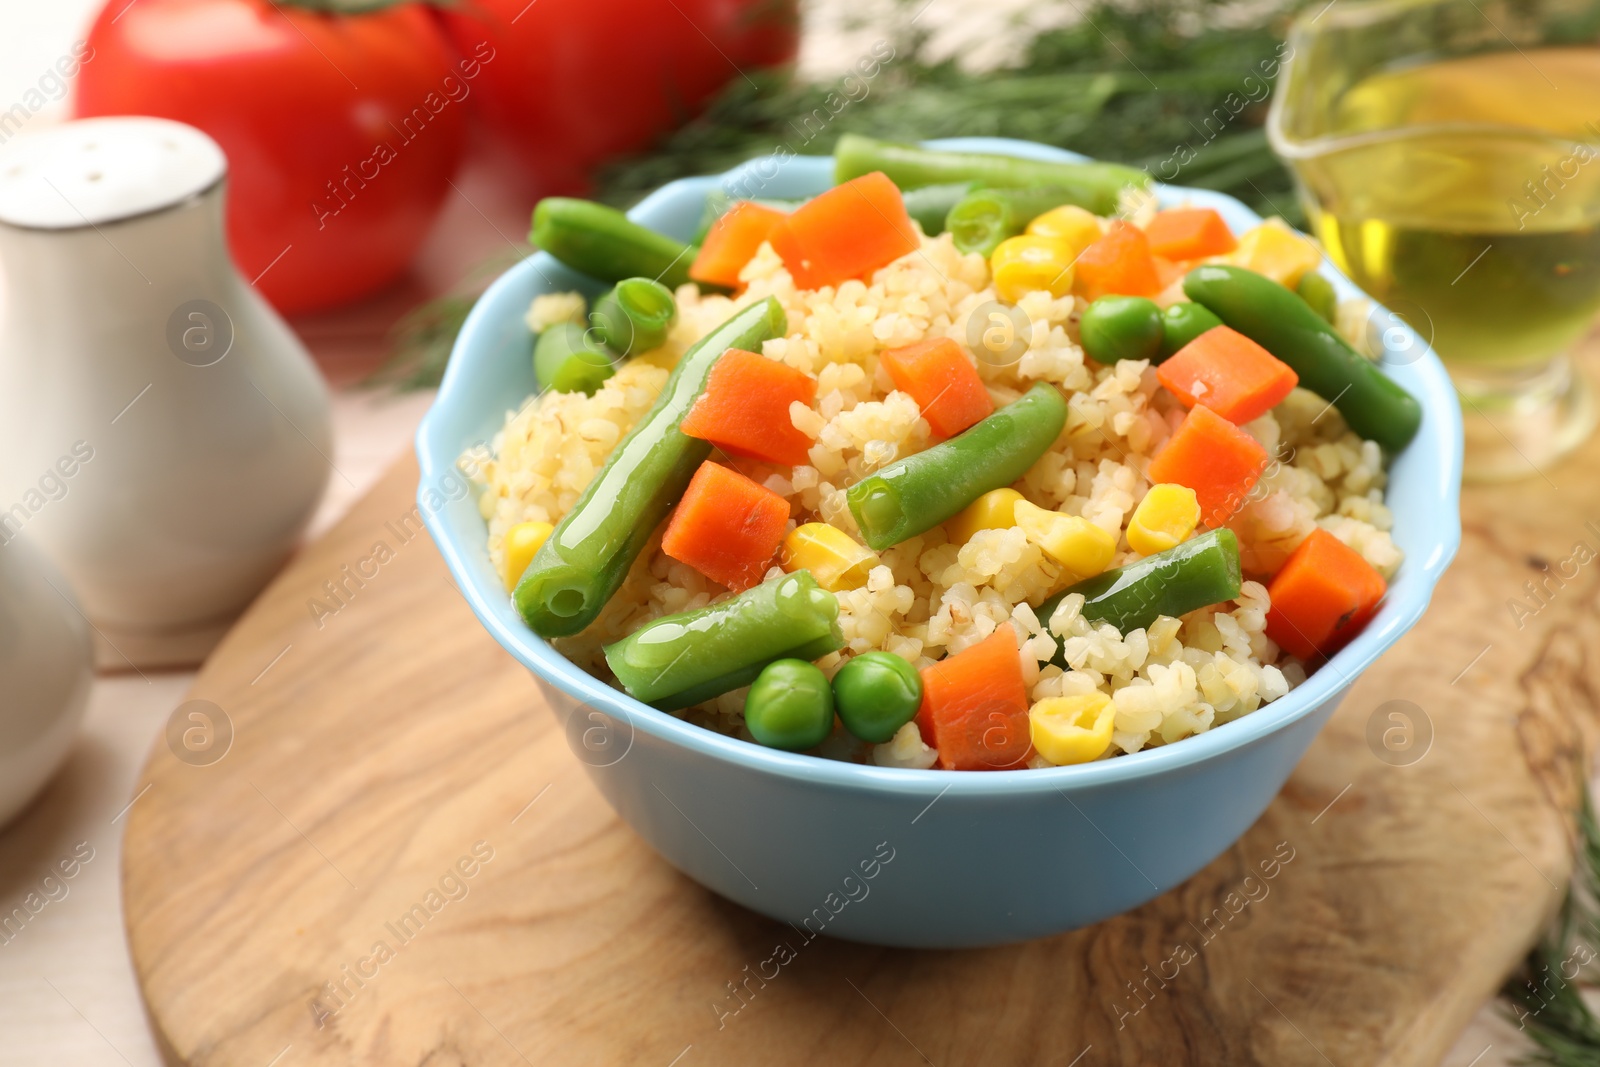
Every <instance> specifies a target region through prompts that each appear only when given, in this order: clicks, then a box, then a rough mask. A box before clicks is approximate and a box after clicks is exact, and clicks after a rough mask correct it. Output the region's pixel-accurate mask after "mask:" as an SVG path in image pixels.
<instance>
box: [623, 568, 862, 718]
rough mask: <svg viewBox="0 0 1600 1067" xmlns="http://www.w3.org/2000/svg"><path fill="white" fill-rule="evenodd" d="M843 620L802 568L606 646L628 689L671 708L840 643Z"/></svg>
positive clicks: (834, 603) (834, 604)
mask: <svg viewBox="0 0 1600 1067" xmlns="http://www.w3.org/2000/svg"><path fill="white" fill-rule="evenodd" d="M838 620H839V602H838V600H836V599H835V598H834V595H833V594H832V593H830V592H828V591H827V590H826V589H823V588H822V587H821V586H819V585H817V582H816V579H815V578H813V577H812V576H811V572H810V571H806V570H799V571H795V572H794V573H793V574H785V575H783V576H782V577H780V578H773V579H771V580H770V581H766V582H762V583H761V584H760V585H758V586H754V587H752V588H750V589H747V590H745V591H744V592H742V593H740V594H738V595H737V596H733V597H729V598H728V599H727V600H720V601H718V602H717V603H715V604H709V605H707V606H706V607H703V608H699V609H697V610H695V611H685V612H680V613H678V614H676V615H667V616H665V617H663V618H660V619H656V620H654V621H653V622H648V623H646V624H645V625H643V626H641V627H640V628H639V629H637V630H635V631H634V632H633V633H631V634H629V635H628V636H627V637H624V638H623V639H622V640H620V641H614V642H612V643H611V644H609V645H607V646H605V650H604V651H605V657H606V663H607V665H609V666H610V667H611V673H612V674H614V675H616V676H617V681H619V682H621V683H622V687H623V688H624V689H626V690H627V691H628V692H629V693H630V694H631V695H632V696H634V697H635V698H637V699H639V700H642V701H645V702H646V703H648V704H653V705H654V706H656V707H658V708H661V709H662V710H665V711H672V710H676V709H678V708H685V707H689V706H691V705H693V704H699V703H701V702H703V701H706V700H710V699H711V698H712V697H716V696H720V695H721V694H723V693H726V692H729V691H731V690H734V689H737V688H739V687H740V686H742V685H749V684H750V683H751V682H753V681H754V680H755V679H756V677H757V676H758V675H760V673H761V669H762V668H763V667H765V666H766V665H767V664H769V663H771V662H772V661H773V660H779V659H803V660H807V661H809V660H813V659H816V658H818V657H819V656H824V655H827V653H829V652H833V651H835V650H837V649H839V648H841V647H843V645H844V637H843V636H842V635H841V633H840V631H839V621H838Z"/></svg>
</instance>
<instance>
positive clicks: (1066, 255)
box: [989, 234, 1078, 304]
mask: <svg viewBox="0 0 1600 1067" xmlns="http://www.w3.org/2000/svg"><path fill="white" fill-rule="evenodd" d="M1077 258H1078V253H1077V252H1075V251H1073V248H1072V245H1070V244H1068V243H1067V242H1066V241H1063V240H1062V239H1061V238H1059V237H1035V236H1030V235H1028V234H1024V235H1023V236H1021V237H1010V238H1007V239H1006V240H1004V241H1001V242H1000V247H999V248H996V249H995V250H994V254H993V255H991V256H990V257H989V271H990V273H992V274H993V275H994V287H995V291H996V292H998V293H999V294H1000V299H1001V300H1004V301H1005V302H1006V303H1008V304H1015V303H1016V302H1017V301H1018V300H1021V299H1022V297H1023V296H1024V295H1025V294H1027V293H1031V292H1033V291H1034V290H1035V289H1044V290H1048V291H1049V293H1050V295H1051V296H1066V295H1067V294H1068V293H1070V292H1072V263H1073V261H1074V260H1076V259H1077Z"/></svg>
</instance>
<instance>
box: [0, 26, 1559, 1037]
mask: <svg viewBox="0 0 1600 1067" xmlns="http://www.w3.org/2000/svg"><path fill="white" fill-rule="evenodd" d="M135 2H137V0H135ZM97 6H98V4H97V3H95V2H94V0H50V2H49V3H38V2H36V0H0V110H4V109H5V108H6V107H8V106H9V104H10V102H11V101H14V100H16V99H18V98H20V97H21V95H22V93H23V92H24V91H25V90H26V89H27V88H28V87H29V86H31V85H33V84H34V83H35V82H36V81H37V78H38V76H39V74H40V73H41V72H43V71H44V70H45V69H46V68H47V67H48V66H50V65H51V64H52V63H53V62H54V61H55V58H56V57H57V56H59V55H61V54H62V53H63V52H64V51H65V50H66V49H67V48H68V47H70V45H71V43H72V42H73V41H74V40H75V39H77V38H78V37H80V36H82V35H83V33H84V29H85V27H86V25H87V21H88V19H89V17H90V15H91V14H92V12H93V10H94V9H95V8H96V7H97ZM1031 7H1032V5H1028V4H1026V3H1023V2H1019V0H984V2H981V3H980V2H979V0H933V2H932V4H931V5H930V7H929V8H928V9H927V14H926V18H927V21H928V23H929V24H930V25H931V26H933V27H935V28H936V30H937V33H938V35H942V36H943V37H945V38H949V39H956V38H958V37H968V38H970V36H971V34H972V32H973V29H974V26H976V25H978V24H980V23H981V24H983V25H987V26H993V25H994V24H995V23H996V21H997V20H999V19H1002V18H1005V17H1007V16H1008V13H1012V12H1016V13H1025V12H1028V11H1030V10H1031ZM886 9H887V5H886V4H885V3H882V2H879V0H869V2H868V3H866V4H865V5H863V4H862V3H858V2H854V0H850V2H847V0H811V2H809V3H808V23H807V26H808V30H807V37H806V42H805V51H804V55H803V66H804V67H805V68H806V69H808V70H811V71H816V72H828V71H831V70H833V69H835V68H837V67H839V66H840V65H841V58H840V57H844V60H845V64H844V65H848V57H850V56H853V55H855V54H856V53H857V52H859V51H861V49H862V48H864V47H867V46H870V44H871V42H872V41H873V40H874V39H876V37H878V36H881V34H878V33H875V32H874V31H873V30H872V28H871V24H870V21H868V22H867V24H866V25H865V26H863V25H862V24H861V20H860V19H859V16H860V15H861V13H862V11H864V10H865V11H868V12H869V13H870V12H872V11H882V10H886ZM851 15H855V16H857V18H856V19H852V18H850V17H849V16H851ZM1026 17H1027V18H1028V19H1029V21H1030V22H1033V23H1034V24H1037V16H1035V15H1031V14H1030V15H1027V16H1026ZM975 20H976V22H975ZM935 39H936V41H937V40H938V39H939V37H938V36H936V38H935ZM1017 39H1018V38H1017V36H1016V33H1015V32H1013V33H1012V34H1011V35H1010V36H1009V37H1008V36H1007V35H1005V34H999V33H991V34H989V35H988V36H987V37H986V41H987V43H986V45H985V47H986V48H987V49H988V50H989V51H990V52H992V53H993V54H994V55H1004V54H1006V53H1007V52H1008V51H1011V50H1014V47H1015V42H1016V40H1017ZM857 44H859V45H861V47H854V46H855V45H857ZM61 114H62V108H61V106H60V105H55V106H52V107H50V108H47V109H46V110H45V111H42V112H40V113H39V114H38V115H36V116H34V117H33V118H32V119H31V120H30V122H31V123H40V124H44V123H48V122H51V121H57V120H59V118H60V117H61ZM458 184H459V185H461V187H462V195H461V196H453V197H452V202H451V203H450V204H449V205H447V208H446V212H445V214H444V216H443V217H442V218H441V220H440V224H439V226H438V227H437V228H436V233H435V236H434V237H433V238H432V239H430V242H429V245H428V247H427V248H425V249H424V251H423V253H422V255H421V256H419V261H418V263H419V265H418V267H417V268H416V269H415V270H414V271H413V277H412V278H411V279H409V280H408V282H407V283H405V284H403V285H402V286H400V287H398V288H397V289H396V290H395V291H394V292H391V293H389V294H386V295H385V296H384V297H381V298H378V299H376V300H374V301H372V302H370V303H369V304H366V305H363V306H362V307H360V308H357V309H355V310H353V311H351V312H349V313H342V314H340V315H335V316H326V317H323V318H320V319H317V320H314V321H309V322H297V323H296V327H297V328H298V329H299V330H300V332H301V334H302V336H303V337H304V338H305V339H306V341H307V344H308V346H309V347H310V348H311V349H312V350H313V352H314V353H315V354H316V355H317V357H318V360H319V362H320V363H321V364H322V365H323V366H324V368H325V370H327V371H328V372H329V376H330V378H332V379H333V380H334V381H335V382H336V383H339V382H346V383H347V382H349V381H351V380H353V378H354V377H356V376H358V375H359V373H360V372H361V371H363V370H364V369H369V368H370V367H371V366H372V362H373V360H374V359H375V358H376V357H377V355H378V354H379V352H380V350H381V337H382V334H383V330H384V329H385V328H386V327H387V325H388V324H389V323H390V322H392V321H393V319H394V317H395V316H396V314H398V312H399V311H400V310H401V309H403V308H404V307H405V306H407V305H408V303H410V302H412V301H414V300H415V299H416V298H417V297H418V296H420V295H422V294H426V293H431V292H437V291H439V290H440V289H441V288H443V287H445V286H447V285H449V284H450V283H451V282H452V281H453V280H454V279H456V278H458V277H461V276H462V275H463V274H464V273H465V271H466V269H467V268H468V267H470V266H471V265H472V264H474V263H476V262H479V261H480V260H481V259H483V258H484V257H485V256H487V255H489V254H491V253H493V252H495V251H498V250H503V249H504V248H505V242H506V238H505V234H510V235H512V236H514V237H520V235H521V234H522V233H524V232H526V231H525V228H526V215H525V214H523V212H524V210H525V207H524V205H522V204H520V203H519V202H518V201H517V198H516V197H514V196H510V195H508V194H506V193H505V192H504V191H503V190H501V189H500V188H499V187H498V186H497V185H496V183H495V182H494V180H493V178H492V177H489V176H486V175H478V174H469V175H466V176H464V177H463V178H461V179H458ZM430 400H431V394H427V393H414V394H410V395H408V396H403V397H395V396H393V395H390V394H387V393H373V392H369V391H361V390H351V389H348V388H345V389H341V390H340V391H339V392H338V394H337V395H336V398H335V403H334V437H335V445H334V456H333V457H332V458H333V463H334V465H335V466H336V467H337V468H338V470H339V471H340V472H341V473H342V474H343V475H344V476H345V478H348V479H349V482H348V483H347V482H346V481H345V480H344V478H340V477H337V476H335V477H333V478H330V480H329V484H328V491H327V495H326V497H325V498H324V500H323V502H322V505H321V508H320V510H319V511H318V513H317V517H316V520H315V522H314V524H313V530H312V534H313V536H314V535H315V533H316V532H319V531H321V530H324V529H326V528H327V527H328V526H330V525H331V524H332V523H333V522H335V521H336V520H337V519H338V517H339V516H340V515H342V514H343V513H344V512H345V510H346V509H348V508H349V506H350V505H351V504H352V503H353V502H354V501H355V500H356V499H358V498H359V497H360V495H361V494H362V493H364V492H365V491H366V490H367V488H368V487H370V486H371V485H372V483H373V482H374V481H375V480H376V479H377V478H378V476H379V475H380V474H382V473H383V471H384V470H385V469H387V467H388V466H389V465H390V463H392V462H393V461H394V459H395V458H396V457H398V456H399V455H400V454H401V453H402V451H403V450H405V449H407V448H409V447H410V442H411V435H412V433H413V431H414V429H415V427H416V423H417V421H418V419H420V418H421V416H422V413H423V411H425V410H426V408H427V405H428V403H429V401H430ZM193 678H194V675H193V673H192V672H186V671H176V672H164V673H163V672H157V673H148V675H147V677H146V678H141V677H139V676H138V675H134V674H127V675H108V676H104V677H101V678H100V679H98V680H97V681H96V683H95V686H94V690H93V693H92V695H91V698H90V705H89V711H88V715H87V717H86V720H85V722H84V727H83V732H82V736H81V737H80V738H79V740H78V743H77V745H76V747H75V748H74V750H73V752H72V754H71V756H70V757H69V759H68V761H67V763H66V765H65V767H64V768H63V769H62V771H61V773H60V774H59V775H58V776H57V777H56V779H55V780H54V781H53V782H52V783H51V784H50V785H49V786H48V787H47V788H46V789H45V791H44V793H43V794H42V795H41V796H40V797H39V799H38V800H37V801H36V802H35V803H34V804H33V805H32V806H31V807H30V808H29V809H28V810H27V811H26V812H24V813H23V814H22V815H21V816H20V817H19V818H18V819H17V820H16V821H15V822H13V823H12V824H11V825H10V826H8V827H6V828H4V829H3V830H0V911H5V910H9V909H10V908H11V907H13V906H15V905H16V904H17V903H18V902H19V901H20V900H21V899H22V897H24V896H25V895H26V894H27V893H28V892H29V890H30V889H31V888H33V887H34V886H36V885H37V883H38V880H39V879H40V878H41V877H42V876H43V875H44V874H45V873H46V871H47V869H48V868H50V867H52V866H53V865H54V864H55V863H56V862H57V861H58V860H60V859H62V858H64V857H66V856H68V855H70V854H71V853H72V851H73V849H74V847H76V846H78V845H79V843H80V842H86V843H87V845H88V847H90V848H92V849H93V850H94V855H93V859H91V860H89V861H88V862H87V863H85V864H84V865H83V868H82V871H81V873H80V874H79V875H78V876H77V877H76V878H74V879H73V880H72V881H71V882H70V883H68V886H69V892H68V895H67V896H66V897H64V898H63V899H61V900H59V901H57V902H53V903H51V904H49V905H48V906H47V907H46V908H45V910H44V911H42V912H40V914H39V915H38V917H37V918H36V919H35V920H34V921H33V922H31V923H30V924H29V925H28V926H27V927H26V928H25V929H24V930H23V932H22V934H21V935H20V936H19V937H17V938H16V939H15V940H13V941H12V942H11V943H9V944H5V945H0V1065H11V1064H17V1065H27V1067H46V1065H49V1067H77V1065H80V1064H81V1065H84V1067H92V1065H101V1064H106V1065H110V1064H118V1063H122V1064H126V1065H128V1067H158V1065H159V1064H160V1063H161V1062H162V1061H161V1059H160V1056H159V1055H158V1053H157V1051H156V1049H155V1046H154V1044H153V1043H152V1041H151V1037H150V1031H149V1029H148V1027H147V1025H146V1023H145V1018H144V1013H143V1009H142V1007H141V1005H140V1001H139V995H138V990H137V987H136V985H135V983H134V978H133V972H132V967H131V964H130V962H129V958H128V951H127V945H126V942H125V940H124V937H123V930H122V913H121V900H120V891H121V890H120V878H119V871H120V866H121V857H120V852H121V827H122V819H121V813H122V812H123V810H124V809H125V807H126V806H127V805H128V803H129V801H130V800H133V789H134V783H135V782H136V780H137V778H138V774H139V768H140V766H141V765H142V764H143V762H144V759H145V756H146V754H147V753H148V752H149V750H150V748H151V746H152V744H154V743H156V742H157V741H158V739H159V737H160V735H161V732H162V728H163V726H164V724H165V722H166V719H167V716H168V715H169V714H171V712H172V710H173V709H174V708H175V707H177V706H178V705H179V704H180V703H182V702H183V699H184V695H185V693H186V692H187V690H188V688H189V685H190V683H191V682H192V680H193ZM1499 1014H1500V1013H1499V1010H1498V1008H1497V1007H1496V1005H1495V1004H1493V1003H1491V1004H1489V1005H1486V1006H1485V1007H1484V1009H1483V1010H1482V1011H1480V1012H1479V1013H1478V1016H1477V1018H1476V1019H1475V1020H1474V1021H1473V1023H1472V1025H1471V1026H1470V1027H1469V1028H1468V1029H1467V1031H1466V1032H1465V1033H1464V1034H1463V1035H1462V1037H1461V1039H1460V1041H1459V1042H1458V1043H1457V1044H1456V1046H1455V1048H1454V1049H1453V1050H1452V1051H1451V1053H1450V1055H1449V1056H1448V1057H1447V1058H1446V1059H1445V1061H1444V1063H1445V1065H1446V1067H1508V1065H1509V1064H1511V1063H1512V1062H1513V1061H1514V1059H1515V1058H1516V1057H1517V1056H1518V1055H1520V1054H1522V1053H1523V1052H1525V1051H1527V1049H1528V1047H1529V1046H1528V1044H1527V1043H1526V1041H1524V1040H1523V1039H1522V1038H1521V1036H1520V1035H1519V1034H1518V1033H1517V1030H1516V1028H1515V1027H1514V1026H1511V1025H1508V1024H1507V1023H1505V1022H1504V1021H1503V1020H1502V1019H1501V1018H1500V1017H1499ZM1313 1036H1314V1035H1313ZM280 1067H293V1064H292V1062H290V1061H289V1060H285V1061H284V1062H283V1063H282V1064H281V1065H280ZM941 1067H943V1065H941ZM1338 1067H1362V1065H1344V1064H1340V1065H1338Z"/></svg>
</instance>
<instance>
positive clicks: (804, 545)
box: [782, 522, 878, 593]
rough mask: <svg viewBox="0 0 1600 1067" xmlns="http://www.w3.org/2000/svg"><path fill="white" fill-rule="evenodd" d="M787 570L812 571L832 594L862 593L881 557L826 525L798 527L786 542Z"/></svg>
mask: <svg viewBox="0 0 1600 1067" xmlns="http://www.w3.org/2000/svg"><path fill="white" fill-rule="evenodd" d="M782 555H783V569H784V570H786V571H798V570H808V571H810V572H811V577H813V578H815V579H816V580H817V584H818V585H820V586H822V588H824V589H826V590H828V592H830V593H842V592H845V591H846V590H849V589H860V588H861V587H862V586H864V585H866V584H867V574H868V573H869V572H871V570H872V568H874V567H876V566H877V565H878V554H877V553H876V552H874V551H872V549H870V548H867V547H866V546H864V545H859V544H857V543H856V542H855V541H854V540H852V539H851V537H850V535H849V534H847V533H845V532H844V531H843V530H840V529H838V528H837V527H833V526H829V525H828V524H827V523H825V522H808V523H806V524H805V525H803V526H796V527H795V528H794V529H793V530H791V531H790V532H789V536H788V537H785V538H784V539H783V554H782Z"/></svg>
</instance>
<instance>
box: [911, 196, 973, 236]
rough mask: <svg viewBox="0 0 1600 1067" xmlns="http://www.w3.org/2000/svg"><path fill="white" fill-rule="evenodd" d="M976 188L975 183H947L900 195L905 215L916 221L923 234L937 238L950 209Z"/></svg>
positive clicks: (941, 231) (942, 229)
mask: <svg viewBox="0 0 1600 1067" xmlns="http://www.w3.org/2000/svg"><path fill="white" fill-rule="evenodd" d="M977 188H978V183H977V182H949V183H946V184H943V185H924V186H923V187H922V188H920V189H907V190H906V191H905V192H903V193H902V194H900V195H901V199H903V200H904V201H905V202H906V214H908V215H910V216H911V217H912V218H914V219H916V220H917V225H918V226H921V227H922V232H923V233H925V234H927V235H928V236H929V237H937V236H938V235H939V234H941V233H943V232H944V229H945V227H944V220H945V216H946V215H948V214H950V209H951V208H953V207H955V206H956V204H958V203H960V201H961V198H962V197H964V196H966V195H967V194H968V193H970V192H972V191H973V190H974V189H977Z"/></svg>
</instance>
